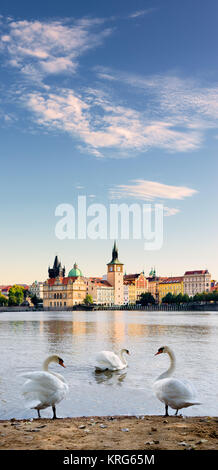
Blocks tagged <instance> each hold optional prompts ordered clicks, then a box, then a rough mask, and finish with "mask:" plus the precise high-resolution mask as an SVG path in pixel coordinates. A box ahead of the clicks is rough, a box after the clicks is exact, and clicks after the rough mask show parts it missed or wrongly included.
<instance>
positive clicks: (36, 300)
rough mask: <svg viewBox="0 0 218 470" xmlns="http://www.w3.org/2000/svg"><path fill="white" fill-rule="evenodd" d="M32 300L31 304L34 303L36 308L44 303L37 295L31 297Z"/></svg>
mask: <svg viewBox="0 0 218 470" xmlns="http://www.w3.org/2000/svg"><path fill="white" fill-rule="evenodd" d="M30 298H31V302H32V303H33V305H34V306H35V307H37V306H38V305H39V304H41V303H42V301H41V299H39V297H37V295H30Z"/></svg>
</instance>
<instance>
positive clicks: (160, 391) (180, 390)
mask: <svg viewBox="0 0 218 470" xmlns="http://www.w3.org/2000/svg"><path fill="white" fill-rule="evenodd" d="M154 390H155V392H156V395H157V397H158V398H159V399H160V400H162V401H165V400H168V401H169V402H170V401H177V400H183V401H184V400H185V401H190V400H193V394H192V391H191V390H190V389H189V388H188V387H187V386H186V384H184V383H183V382H182V381H180V380H178V379H170V378H168V379H162V380H160V381H157V382H156V383H155V385H154Z"/></svg>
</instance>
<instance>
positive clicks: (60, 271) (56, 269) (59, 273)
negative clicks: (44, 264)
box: [48, 256, 65, 279]
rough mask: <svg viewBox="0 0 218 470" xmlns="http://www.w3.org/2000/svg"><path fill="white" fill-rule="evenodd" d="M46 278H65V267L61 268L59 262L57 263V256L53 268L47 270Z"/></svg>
mask: <svg viewBox="0 0 218 470" xmlns="http://www.w3.org/2000/svg"><path fill="white" fill-rule="evenodd" d="M48 276H49V278H50V279H55V278H56V277H64V276H65V267H64V268H62V266H61V262H60V261H59V259H58V257H57V256H55V259H54V264H53V268H50V266H49V268H48Z"/></svg>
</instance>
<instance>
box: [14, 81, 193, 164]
mask: <svg viewBox="0 0 218 470" xmlns="http://www.w3.org/2000/svg"><path fill="white" fill-rule="evenodd" d="M22 99H23V98H22ZM24 104H25V106H27V107H28V108H29V110H31V111H32V113H33V115H34V116H35V119H36V121H37V123H38V124H39V125H41V126H46V127H47V128H50V129H53V130H61V131H64V132H67V133H69V134H71V135H72V136H76V137H78V138H79V139H80V141H82V142H83V143H84V144H86V146H88V147H87V148H89V150H90V151H91V152H92V153H94V154H96V156H102V151H103V150H104V149H113V150H114V151H116V152H117V153H116V156H119V154H120V152H124V154H123V153H122V156H123V155H125V151H126V152H134V151H142V150H143V151H147V150H148V149H149V148H151V147H156V148H162V149H167V150H168V151H175V150H177V151H179V152H184V151H187V150H193V149H195V148H197V147H198V145H199V134H198V132H196V131H195V130H190V131H189V132H184V131H181V130H176V129H174V124H173V122H170V121H168V122H162V121H150V120H149V119H148V117H147V116H146V114H145V115H144V114H143V113H141V112H138V111H136V110H134V109H132V108H128V107H125V106H121V105H119V104H114V103H112V102H111V101H110V100H109V99H108V97H106V96H105V98H104V99H103V97H102V94H99V96H97V95H96V91H94V94H92V93H91V91H90V90H89V93H84V94H83V96H82V95H81V94H80V95H79V94H76V93H75V92H73V91H72V90H69V89H63V90H58V91H56V93H45V92H43V93H41V92H34V93H30V94H29V95H28V96H26V97H25V98H24Z"/></svg>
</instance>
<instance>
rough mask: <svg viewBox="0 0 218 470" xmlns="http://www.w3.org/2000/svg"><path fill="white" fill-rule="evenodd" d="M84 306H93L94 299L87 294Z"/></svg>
mask: <svg viewBox="0 0 218 470" xmlns="http://www.w3.org/2000/svg"><path fill="white" fill-rule="evenodd" d="M84 304H85V305H90V304H93V298H92V296H91V295H89V294H87V295H86V297H85V299H84Z"/></svg>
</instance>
